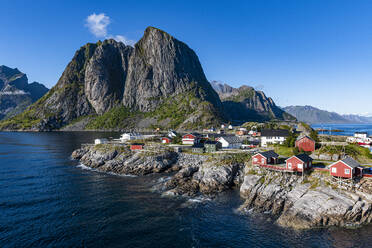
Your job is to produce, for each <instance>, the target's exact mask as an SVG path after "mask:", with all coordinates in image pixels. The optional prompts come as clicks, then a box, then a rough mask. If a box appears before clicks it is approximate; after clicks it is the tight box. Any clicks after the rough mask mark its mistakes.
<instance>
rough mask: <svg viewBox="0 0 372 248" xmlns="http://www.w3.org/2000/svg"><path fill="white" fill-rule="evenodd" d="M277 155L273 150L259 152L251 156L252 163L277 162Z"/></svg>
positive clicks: (266, 163) (265, 163)
mask: <svg viewBox="0 0 372 248" xmlns="http://www.w3.org/2000/svg"><path fill="white" fill-rule="evenodd" d="M278 158H279V155H278V154H276V153H275V152H274V151H267V152H259V153H256V154H255V155H254V156H252V164H253V165H268V164H277V163H278Z"/></svg>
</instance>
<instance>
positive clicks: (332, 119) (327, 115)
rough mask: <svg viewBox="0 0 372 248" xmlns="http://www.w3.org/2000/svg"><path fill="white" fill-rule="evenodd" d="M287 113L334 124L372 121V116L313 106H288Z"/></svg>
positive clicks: (300, 119) (301, 118)
mask: <svg viewBox="0 0 372 248" xmlns="http://www.w3.org/2000/svg"><path fill="white" fill-rule="evenodd" d="M283 110H284V111H286V112H287V113H289V114H291V115H293V116H295V117H296V118H297V120H299V121H302V122H306V123H311V124H313V123H329V124H330V123H332V124H348V123H355V124H359V123H360V124H367V123H372V117H366V116H360V115H354V114H348V115H341V114H338V113H335V112H329V111H326V110H321V109H318V108H315V107H312V106H288V107H285V108H283Z"/></svg>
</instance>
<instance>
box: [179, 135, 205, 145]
mask: <svg viewBox="0 0 372 248" xmlns="http://www.w3.org/2000/svg"><path fill="white" fill-rule="evenodd" d="M200 139H201V135H200V134H198V133H188V134H185V135H184V136H182V144H184V145H195V144H197V143H199V141H200Z"/></svg>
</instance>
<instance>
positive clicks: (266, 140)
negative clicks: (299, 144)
mask: <svg viewBox="0 0 372 248" xmlns="http://www.w3.org/2000/svg"><path fill="white" fill-rule="evenodd" d="M288 136H289V131H288V130H286V129H263V130H261V146H262V147H267V146H268V145H269V144H283V142H284V141H285V140H286V138H287V137H288Z"/></svg>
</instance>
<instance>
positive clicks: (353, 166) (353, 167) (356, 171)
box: [329, 157, 363, 178]
mask: <svg viewBox="0 0 372 248" xmlns="http://www.w3.org/2000/svg"><path fill="white" fill-rule="evenodd" d="M329 172H330V174H331V176H334V177H342V178H354V177H360V176H362V175H363V167H362V166H360V164H359V163H358V162H357V161H355V160H354V159H353V158H351V157H346V158H345V159H343V160H339V161H337V162H335V163H333V164H331V165H330V166H329Z"/></svg>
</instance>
